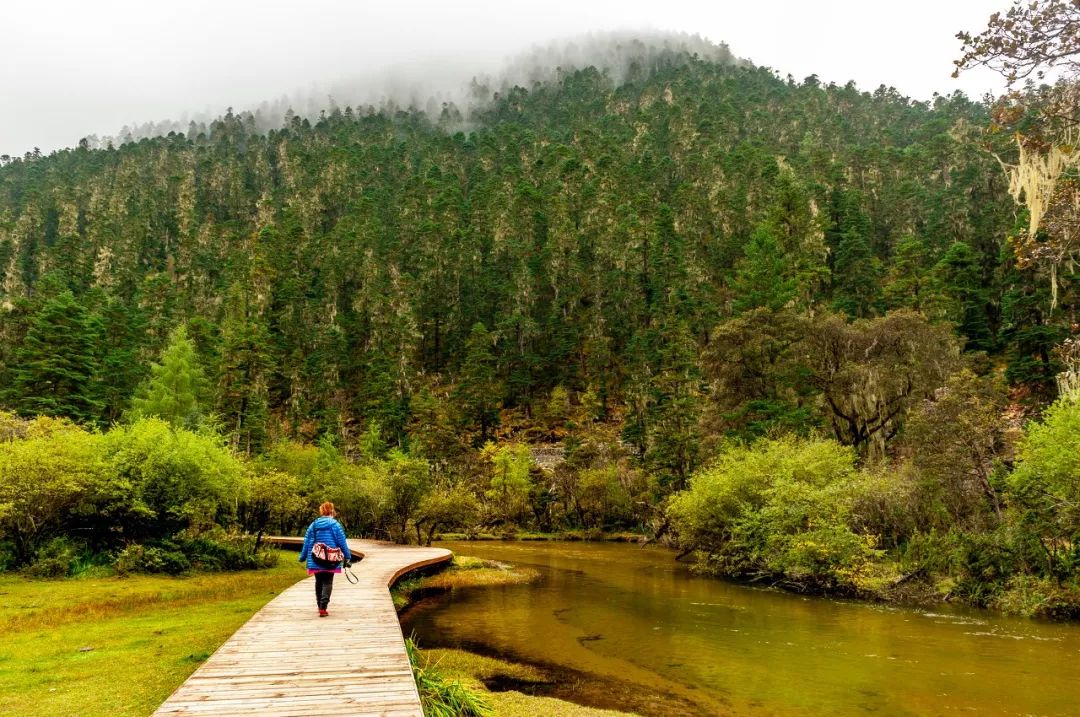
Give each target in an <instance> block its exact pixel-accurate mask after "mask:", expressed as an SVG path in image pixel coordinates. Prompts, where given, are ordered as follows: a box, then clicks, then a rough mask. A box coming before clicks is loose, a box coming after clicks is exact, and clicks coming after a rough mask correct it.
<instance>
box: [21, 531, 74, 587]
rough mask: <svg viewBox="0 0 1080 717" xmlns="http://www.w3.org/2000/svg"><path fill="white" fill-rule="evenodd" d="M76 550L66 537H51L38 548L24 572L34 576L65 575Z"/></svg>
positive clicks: (50, 576) (59, 576) (60, 576)
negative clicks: (35, 555)
mask: <svg viewBox="0 0 1080 717" xmlns="http://www.w3.org/2000/svg"><path fill="white" fill-rule="evenodd" d="M78 552H79V550H78V548H77V547H76V546H75V545H74V544H73V543H72V542H71V541H70V540H68V539H67V538H53V539H52V540H50V541H49V542H48V543H46V544H45V545H43V546H42V547H41V548H39V549H38V552H37V557H36V558H35V559H34V562H33V563H32V564H31V565H30V567H28V568H27V569H26V572H27V574H29V575H33V576H34V577H36V578H62V577H66V576H67V575H68V573H70V572H71V567H72V564H73V563H74V562H75V559H76V555H77V553H78Z"/></svg>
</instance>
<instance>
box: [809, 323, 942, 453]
mask: <svg viewBox="0 0 1080 717" xmlns="http://www.w3.org/2000/svg"><path fill="white" fill-rule="evenodd" d="M805 331H806V333H805V334H804V339H803V341H802V344H801V349H802V351H804V352H805V353H804V356H805V362H806V368H807V370H808V376H807V378H808V380H809V381H810V382H811V383H812V385H813V386H814V387H815V388H817V389H818V390H819V391H820V392H821V394H822V397H823V399H824V402H825V407H826V408H825V412H826V416H827V417H828V419H829V422H830V424H831V426H832V430H833V434H834V435H835V436H836V438H837V440H839V441H841V442H842V443H845V444H848V445H852V446H855V447H856V449H858V450H859V451H860V452H863V453H869V454H873V455H878V456H880V455H882V454H883V452H884V448H885V445H886V444H887V443H888V442H889V441H891V440H892V439H893V438H894V437H896V435H897V434H898V433H899V431H900V427H901V425H902V423H903V420H904V418H905V417H906V415H907V412H908V410H909V409H910V408H911V406H912V404H913V403H914V402H916V401H918V400H920V399H923V398H926V397H929V396H930V395H932V394H933V392H934V391H935V390H936V389H937V388H938V387H939V386H941V385H942V384H943V383H944V382H945V380H946V378H947V377H948V376H949V375H951V374H952V373H953V372H954V371H955V370H956V369H957V368H958V367H959V358H958V354H959V348H958V347H957V345H956V341H955V339H953V337H952V334H951V332H950V330H949V328H948V327H947V326H943V325H940V324H938V325H935V324H930V323H928V322H927V321H926V319H924V318H923V317H922V316H920V315H918V314H915V313H912V312H910V311H894V312H892V313H890V314H888V315H886V316H884V317H881V318H879V319H863V320H861V321H856V322H855V323H852V324H849V323H848V322H846V321H845V320H844V319H842V318H841V317H839V316H837V315H835V314H824V315H822V316H821V317H818V318H815V319H813V320H812V321H811V322H810V323H809V325H808V326H807V328H806V330H805Z"/></svg>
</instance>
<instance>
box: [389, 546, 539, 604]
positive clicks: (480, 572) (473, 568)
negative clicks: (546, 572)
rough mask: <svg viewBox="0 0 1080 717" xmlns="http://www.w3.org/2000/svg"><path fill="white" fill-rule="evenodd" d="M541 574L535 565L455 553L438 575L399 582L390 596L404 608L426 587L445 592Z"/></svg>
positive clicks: (508, 582)
mask: <svg viewBox="0 0 1080 717" xmlns="http://www.w3.org/2000/svg"><path fill="white" fill-rule="evenodd" d="M539 577H540V573H539V572H537V571H536V570H534V569H532V568H523V567H520V566H516V565H508V564H505V563H499V562H496V561H494V560H482V559H480V558H473V557H470V556H468V555H454V560H453V562H452V563H451V564H450V566H449V567H447V568H446V569H444V570H441V571H439V572H437V573H435V574H434V575H414V576H412V577H409V578H406V579H405V580H401V581H399V582H397V583H396V584H395V585H394V587H393V589H392V590H391V591H390V596H391V597H392V598H393V600H394V607H395V608H396V609H397V611H398V612H401V611H402V610H404V609H405V608H406V607H408V606H409V605H411V604H412V603H413V601H414V599H415V598H416V597H418V596H419V595H422V594H423V593H424V592H425V591H437V592H443V591H449V590H454V589H456V588H465V587H476V586H480V585H511V584H516V583H529V582H532V581H533V580H536V579H537V578H539Z"/></svg>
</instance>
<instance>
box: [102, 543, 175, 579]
mask: <svg viewBox="0 0 1080 717" xmlns="http://www.w3.org/2000/svg"><path fill="white" fill-rule="evenodd" d="M113 567H115V568H116V572H117V574H118V575H131V574H133V573H164V574H167V575H179V574H181V573H184V572H187V571H188V570H190V569H191V562H190V561H189V560H188V559H187V556H185V555H184V554H183V553H182V552H180V550H179V549H177V548H176V547H175V546H174V545H170V546H169V547H161V546H144V545H139V544H132V545H129V546H127V547H125V548H124V549H123V550H121V551H120V552H119V553H118V554H117V556H116V562H115V563H114V564H113Z"/></svg>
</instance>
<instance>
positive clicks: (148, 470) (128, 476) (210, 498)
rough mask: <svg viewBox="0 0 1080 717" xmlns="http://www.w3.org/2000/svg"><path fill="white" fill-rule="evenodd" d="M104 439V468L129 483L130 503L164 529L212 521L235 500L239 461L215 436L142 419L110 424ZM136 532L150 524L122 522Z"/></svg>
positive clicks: (210, 522)
mask: <svg viewBox="0 0 1080 717" xmlns="http://www.w3.org/2000/svg"><path fill="white" fill-rule="evenodd" d="M103 441H104V460H105V462H106V464H107V465H108V470H109V472H110V473H111V474H113V475H114V476H116V477H117V479H118V480H120V481H123V482H124V483H125V485H127V486H130V501H131V502H132V504H133V505H135V506H138V507H143V508H145V511H146V519H147V520H148V521H150V523H152V524H154V525H156V526H161V527H164V528H165V529H166V531H172V530H179V529H182V528H185V527H188V526H208V525H212V524H213V523H214V522H215V521H216V520H218V519H219V515H220V514H225V513H228V512H229V511H231V510H232V509H233V506H235V503H236V500H237V499H238V498H239V495H240V491H241V488H242V468H241V464H240V462H239V461H238V460H237V459H236V458H235V457H234V456H233V455H232V454H231V453H230V452H229V451H228V449H227V448H226V447H225V446H224V445H222V443H221V441H220V440H219V439H218V438H216V437H214V436H211V435H203V434H197V433H192V432H191V431H188V430H185V429H178V428H173V427H172V426H170V425H169V424H168V423H166V422H165V421H163V420H161V419H159V418H146V419H140V420H137V421H135V422H134V423H132V424H130V425H124V426H117V427H115V428H113V430H111V431H109V433H107V434H106V435H105V436H104V438H103ZM159 529H160V528H159ZM140 530H149V528H148V527H146V526H144V525H140V524H135V525H128V526H125V531H131V532H132V533H134V534H135V535H138V534H139V533H138V531H140Z"/></svg>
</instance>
